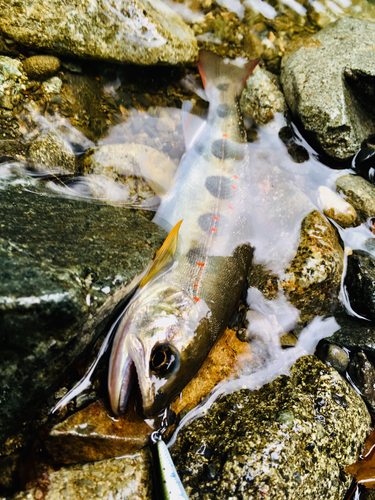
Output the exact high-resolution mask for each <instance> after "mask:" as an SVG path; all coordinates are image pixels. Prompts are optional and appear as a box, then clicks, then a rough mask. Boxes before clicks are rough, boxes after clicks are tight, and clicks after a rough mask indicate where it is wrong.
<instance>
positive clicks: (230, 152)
mask: <svg viewBox="0 0 375 500" xmlns="http://www.w3.org/2000/svg"><path fill="white" fill-rule="evenodd" d="M211 153H212V154H213V155H214V156H216V158H219V159H220V160H227V159H231V160H242V159H243V154H242V152H241V150H240V146H239V145H237V144H236V143H234V142H230V141H228V140H227V139H217V140H216V141H214V142H213V143H212V146H211Z"/></svg>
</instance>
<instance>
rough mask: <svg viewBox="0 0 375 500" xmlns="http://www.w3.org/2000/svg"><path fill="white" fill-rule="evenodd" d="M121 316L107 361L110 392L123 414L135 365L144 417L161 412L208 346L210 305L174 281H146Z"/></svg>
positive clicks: (199, 360)
mask: <svg viewBox="0 0 375 500" xmlns="http://www.w3.org/2000/svg"><path fill="white" fill-rule="evenodd" d="M145 288H146V289H145V290H144V292H143V293H141V294H140V296H139V298H138V299H136V301H134V303H133V304H132V307H131V308H129V311H128V313H125V317H124V318H123V320H122V323H121V325H120V328H119V330H118V332H117V334H116V338H115V340H114V345H113V349H112V353H111V360H110V373H109V394H110V400H111V406H112V410H113V411H114V413H116V414H118V413H122V412H123V411H124V409H125V405H126V400H127V397H128V395H129V392H130V388H131V376H132V375H131V371H132V370H131V366H132V365H133V366H134V367H135V370H136V375H137V379H138V384H139V388H140V392H141V395H142V403H143V411H144V414H145V416H147V417H151V416H155V415H158V414H159V413H161V412H162V411H163V410H164V409H165V408H166V407H167V406H168V404H169V403H170V402H171V401H172V400H173V399H174V397H175V396H176V395H177V394H178V393H179V392H181V391H182V389H183V388H184V387H185V386H186V385H187V383H188V382H189V381H190V379H191V378H192V377H193V376H194V375H195V373H196V371H197V369H198V368H199V367H200V365H201V363H202V362H203V360H204V359H205V357H206V355H207V353H208V351H209V348H210V340H209V338H208V337H209V331H208V330H209V319H208V317H209V315H210V312H209V309H208V307H207V306H206V305H205V303H204V301H201V302H200V303H197V302H196V301H195V300H194V299H193V298H192V297H191V296H190V295H189V294H188V293H186V291H184V290H183V289H181V288H180V287H178V286H174V285H167V286H163V287H160V286H158V285H157V284H156V286H151V287H150V288H148V289H147V287H145Z"/></svg>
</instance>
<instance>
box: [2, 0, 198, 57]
mask: <svg viewBox="0 0 375 500" xmlns="http://www.w3.org/2000/svg"><path fill="white" fill-rule="evenodd" d="M0 11H1V13H2V15H1V17H0V31H2V32H3V33H5V34H6V35H7V36H8V37H9V38H12V39H13V40H15V41H16V42H19V43H21V44H23V45H26V46H28V47H33V48H36V49H42V50H48V51H50V52H54V53H55V54H62V55H69V56H76V57H77V56H78V57H83V58H94V59H104V60H106V61H113V62H129V63H135V64H157V63H168V64H178V63H183V62H194V61H195V60H196V59H197V56H198V48H197V42H196V40H195V38H194V36H193V33H192V31H191V30H190V28H189V27H188V26H187V25H186V24H185V23H184V22H183V21H182V19H181V17H180V16H179V15H177V14H175V13H174V12H173V11H172V10H171V9H170V8H168V7H167V6H166V5H164V4H163V3H162V2H161V1H159V0H153V2H149V1H147V0H124V1H122V2H118V1H117V0H114V1H113V0H112V1H105V0H95V1H91V2H90V1H88V0H85V1H77V0H68V1H67V2H64V3H61V2H60V1H59V0H48V1H46V0H43V1H40V0H33V1H32V2H30V3H28V4H19V2H18V1H17V0H1V1H0Z"/></svg>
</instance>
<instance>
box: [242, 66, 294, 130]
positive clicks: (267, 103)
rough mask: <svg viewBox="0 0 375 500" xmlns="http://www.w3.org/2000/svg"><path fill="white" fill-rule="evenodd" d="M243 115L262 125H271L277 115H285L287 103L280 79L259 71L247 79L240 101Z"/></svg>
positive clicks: (261, 70)
mask: <svg viewBox="0 0 375 500" xmlns="http://www.w3.org/2000/svg"><path fill="white" fill-rule="evenodd" d="M240 106H241V111H242V113H245V114H248V115H250V116H251V117H252V118H254V120H255V121H256V122H258V123H260V124H262V125H265V124H266V123H269V122H270V121H271V120H272V119H273V116H274V114H275V113H284V111H285V110H286V102H285V98H284V95H283V93H282V91H281V89H280V83H279V78H278V77H277V76H276V75H274V74H272V73H270V72H269V71H265V70H263V69H258V70H257V71H255V72H254V74H253V75H252V76H251V77H250V78H248V79H247V81H246V84H245V87H244V89H243V92H242V95H241V101H240Z"/></svg>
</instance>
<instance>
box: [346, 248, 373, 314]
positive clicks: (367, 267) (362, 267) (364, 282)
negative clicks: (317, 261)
mask: <svg viewBox="0 0 375 500" xmlns="http://www.w3.org/2000/svg"><path fill="white" fill-rule="evenodd" d="M344 283H345V286H346V289H347V291H348V295H349V300H350V305H351V307H352V308H353V309H354V311H355V312H356V313H358V314H360V315H363V316H364V317H365V318H367V319H371V320H372V321H374V320H375V259H374V258H373V257H372V256H371V255H370V254H369V253H368V252H365V251H364V250H354V251H353V253H352V254H351V255H349V256H348V266H347V272H346V277H345V282H344Z"/></svg>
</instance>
